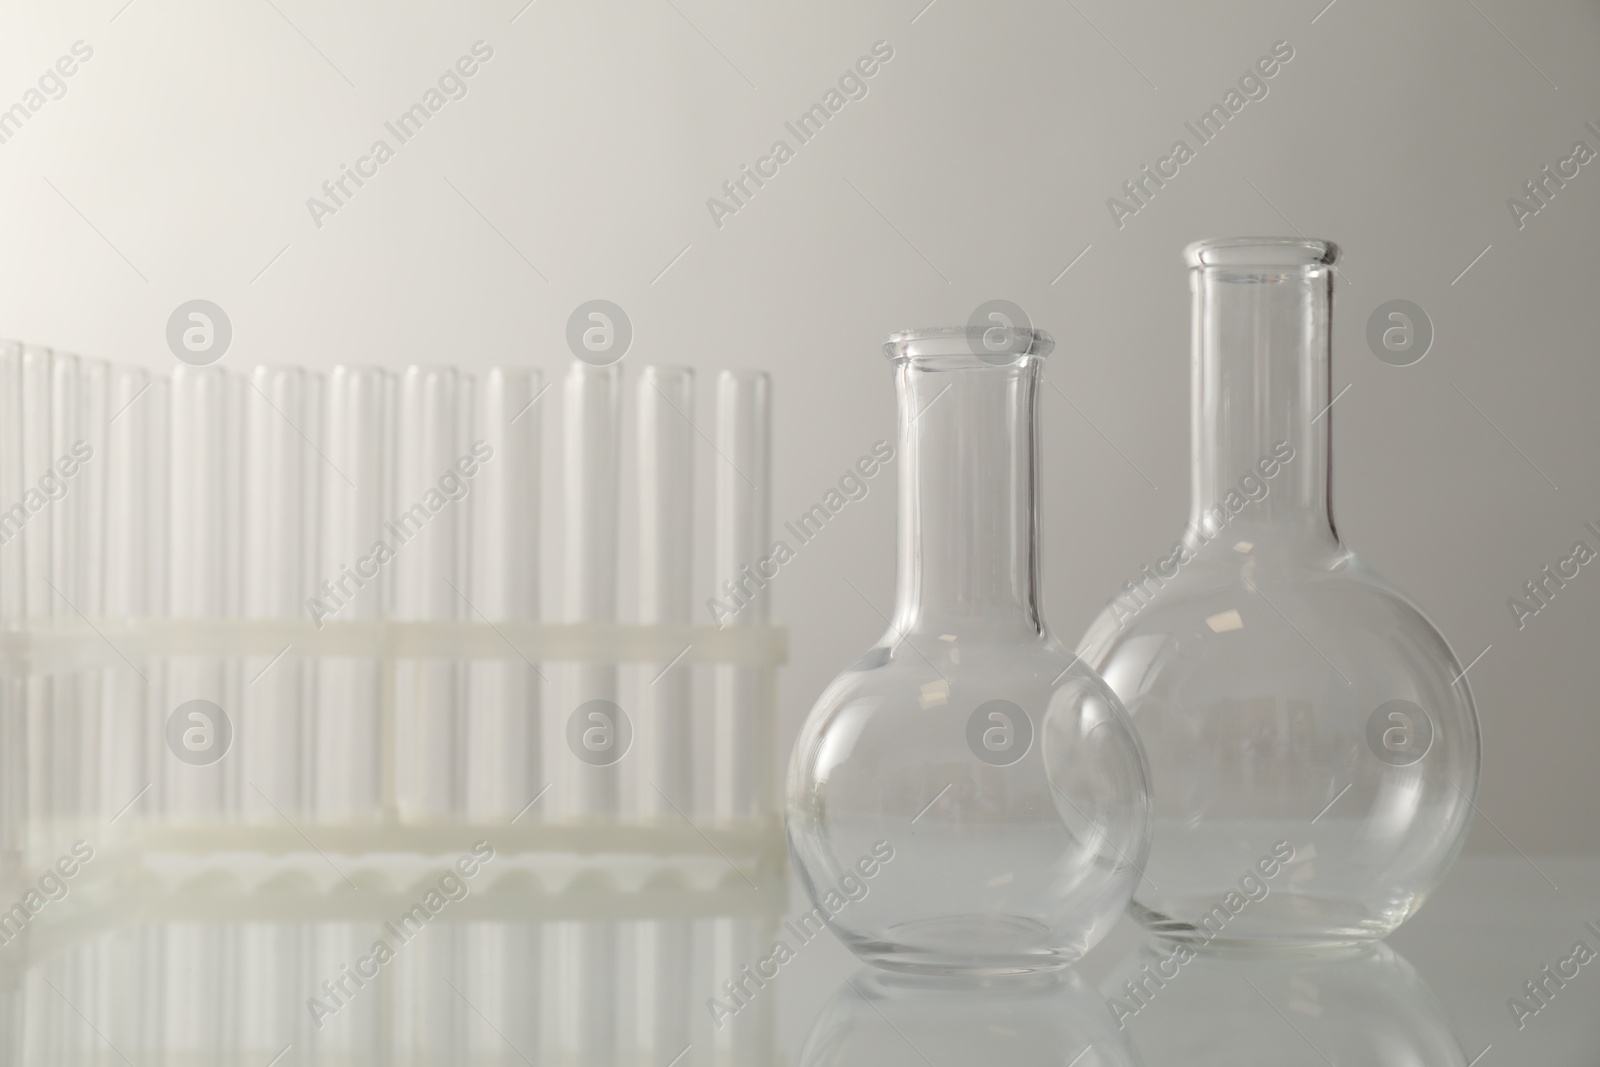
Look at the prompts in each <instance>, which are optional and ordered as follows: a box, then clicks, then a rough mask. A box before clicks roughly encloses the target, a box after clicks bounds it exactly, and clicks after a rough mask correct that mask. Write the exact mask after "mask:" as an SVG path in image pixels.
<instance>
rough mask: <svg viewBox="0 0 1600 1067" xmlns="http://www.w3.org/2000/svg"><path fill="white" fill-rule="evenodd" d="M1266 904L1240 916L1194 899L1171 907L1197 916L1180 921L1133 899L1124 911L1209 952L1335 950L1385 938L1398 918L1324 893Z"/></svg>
mask: <svg viewBox="0 0 1600 1067" xmlns="http://www.w3.org/2000/svg"><path fill="white" fill-rule="evenodd" d="M1235 896H1237V894H1235ZM1269 903H1270V904H1271V907H1270V908H1268V907H1260V908H1259V909H1258V910H1257V912H1256V913H1255V914H1249V913H1248V912H1249V910H1250V908H1252V907H1256V905H1253V904H1247V905H1246V906H1245V907H1244V908H1242V909H1241V911H1243V912H1245V913H1244V914H1241V913H1240V912H1237V911H1230V909H1229V908H1228V907H1227V906H1226V905H1224V904H1221V903H1219V902H1218V901H1216V900H1206V901H1199V900H1196V901H1193V902H1192V906H1175V907H1172V908H1171V910H1172V911H1174V912H1177V913H1179V914H1182V915H1190V916H1199V918H1191V919H1180V918H1176V917H1175V916H1173V915H1170V914H1167V913H1165V912H1163V911H1159V910H1156V909H1153V908H1149V907H1146V906H1145V905H1143V904H1140V903H1139V902H1138V901H1137V900H1135V901H1133V902H1132V903H1130V904H1129V905H1128V913H1129V914H1130V915H1131V916H1133V918H1134V919H1136V920H1138V922H1139V923H1140V925H1142V926H1143V927H1144V928H1145V929H1146V930H1148V931H1150V933H1152V934H1154V935H1155V936H1156V937H1159V938H1161V939H1162V940H1164V941H1170V942H1174V943H1178V944H1186V945H1189V946H1191V947H1195V948H1202V947H1203V948H1206V949H1208V950H1211V951H1223V952H1226V951H1229V950H1240V951H1246V952H1252V953H1255V952H1262V951H1267V952H1271V951H1276V950H1282V951H1285V952H1293V953H1312V954H1323V953H1338V952H1341V951H1344V950H1347V949H1350V948H1353V947H1357V946H1361V945H1365V944H1368V943H1370V942H1373V941H1376V940H1378V939H1379V938H1382V937H1386V936H1388V934H1390V933H1391V932H1392V931H1393V930H1394V929H1395V927H1397V926H1399V925H1400V921H1401V919H1395V918H1389V919H1384V918H1382V917H1380V916H1376V915H1373V914H1372V913H1371V912H1369V911H1368V910H1367V909H1365V908H1363V907H1361V906H1360V905H1357V904H1353V903H1350V902H1348V901H1339V900H1331V899H1328V898H1324V897H1314V896H1306V895H1300V894H1286V893H1282V892H1279V893H1274V894H1273V895H1272V898H1269V900H1263V901H1262V902H1261V904H1262V905H1266V904H1269ZM1408 910H1409V909H1408ZM1404 914H1405V913H1402V916H1401V918H1402V919H1403V916H1404Z"/></svg>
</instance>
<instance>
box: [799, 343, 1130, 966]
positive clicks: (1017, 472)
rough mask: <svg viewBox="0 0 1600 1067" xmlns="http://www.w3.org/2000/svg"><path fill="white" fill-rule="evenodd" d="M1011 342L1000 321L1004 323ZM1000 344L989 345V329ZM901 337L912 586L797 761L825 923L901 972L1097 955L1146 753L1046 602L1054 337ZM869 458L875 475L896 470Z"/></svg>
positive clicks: (903, 503)
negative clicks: (1041, 536)
mask: <svg viewBox="0 0 1600 1067" xmlns="http://www.w3.org/2000/svg"><path fill="white" fill-rule="evenodd" d="M990 332H991V335H992V333H993V331H990ZM986 340H987V339H986ZM972 341H973V344H972V346H971V347H969V338H968V335H967V333H966V331H964V330H961V329H953V330H933V331H921V332H915V333H905V334H898V335H896V336H895V337H892V338H890V340H889V343H888V344H887V345H886V346H885V350H886V352H887V354H888V355H889V358H890V360H891V361H892V362H893V364H894V368H895V377H896V381H897V386H898V392H899V405H900V428H899V441H900V445H899V450H898V455H895V454H894V453H890V452H889V450H887V449H881V450H879V452H880V458H888V459H898V462H899V463H900V465H901V471H900V560H899V592H898V597H897V604H896V608H895V615H894V619H893V621H892V622H891V623H890V627H889V632H888V633H887V634H886V635H885V636H884V638H883V639H882V640H881V641H880V642H879V643H878V645H877V646H876V647H875V648H873V649H872V650H871V651H869V652H868V653H867V654H866V655H865V656H863V657H862V658H861V659H860V660H858V661H857V662H856V663H855V664H854V665H853V666H851V667H850V668H849V669H847V670H846V671H845V672H844V673H843V674H841V675H840V676H839V677H838V678H837V679H835V680H834V682H833V684H832V685H830V686H829V687H828V689H827V690H826V691H825V692H824V693H823V694H822V696H821V697H820V698H819V699H818V701H817V704H816V707H815V708H814V709H813V710H812V712H811V715H810V718H809V719H808V720H807V721H806V724H805V726H804V728H803V729H802V730H801V733H800V736H799V738H798V740H797V741H796V743H795V749H794V755H793V758H792V760H791V762H790V766H789V780H788V817H789V819H788V821H789V841H790V847H791V850H792V851H793V854H794V857H795V862H796V865H797V867H798V868H799V872H800V876H801V879H802V881H803V883H804V884H805V886H806V889H807V891H808V892H809V893H810V894H811V898H812V900H813V901H814V902H816V903H817V906H818V907H817V910H816V912H815V913H814V914H816V916H817V919H818V921H819V923H820V921H821V920H822V919H823V918H826V921H827V922H828V924H829V925H830V926H831V927H832V928H833V930H834V931H835V932H836V933H837V934H838V935H839V936H840V937H841V938H842V939H843V940H844V942H845V944H846V945H848V946H849V947H850V948H851V949H853V950H854V951H855V952H856V953H857V954H859V955H861V956H862V957H863V958H865V959H868V960H870V961H872V962H875V963H879V964H883V965H885V966H891V967H901V968H911V969H927V970H936V971H937V970H951V971H955V970H982V971H990V972H1003V971H1027V970H1036V969H1045V968H1051V967H1056V966H1061V965H1063V964H1065V963H1069V962H1071V961H1072V960H1074V959H1076V958H1078V957H1079V956H1081V955H1082V954H1083V952H1084V951H1085V950H1087V948H1088V947H1089V946H1090V945H1091V944H1093V943H1094V942H1095V941H1096V940H1098V939H1099V938H1100V937H1101V936H1102V935H1103V934H1104V933H1105V931H1106V930H1107V929H1108V928H1109V927H1110V925H1111V923H1112V922H1113V921H1114V919H1115V918H1116V916H1117V914H1118V913H1119V912H1120V911H1121V910H1122V908H1123V907H1124V906H1125V904H1126V902H1127V899H1128V896H1129V894H1130V893H1131V891H1132V885H1133V881H1134V880H1135V879H1136V878H1137V877H1138V866H1137V865H1138V864H1140V863H1142V862H1143V854H1144V851H1145V848H1146V843H1147V839H1148V833H1149V826H1148V822H1149V806H1148V799H1147V793H1146V776H1145V765H1144V757H1143V755H1142V754H1141V753H1140V751H1139V746H1138V741H1137V740H1136V738H1135V737H1134V734H1133V729H1132V727H1131V725H1130V724H1129V723H1128V720H1127V714H1126V713H1125V712H1124V711H1123V710H1122V708H1121V706H1120V705H1119V704H1118V703H1117V700H1116V698H1115V697H1114V696H1112V694H1111V692H1110V690H1109V689H1108V688H1107V687H1106V686H1105V684H1104V683H1103V682H1102V681H1101V680H1100V679H1099V678H1098V677H1097V676H1096V675H1095V674H1094V672H1092V671H1090V670H1088V669H1087V668H1085V667H1084V666H1083V664H1082V663H1079V662H1077V661H1076V657H1073V656H1071V655H1069V654H1067V653H1066V652H1065V651H1064V650H1063V649H1062V648H1061V646H1060V645H1059V644H1058V643H1057V642H1056V640H1055V638H1054V637H1053V636H1052V635H1051V634H1050V632H1049V630H1048V629H1047V627H1046V626H1045V623H1044V619H1043V616H1042V614H1041V612H1040V608H1039V565H1038V544H1037V542H1038V538H1037V514H1036V510H1035V496H1036V493H1037V484H1038V446H1037V438H1036V435H1035V429H1034V418H1035V409H1036V404H1037V397H1038V384H1039V377H1040V372H1041V369H1042V359H1043V357H1044V356H1045V355H1046V354H1047V353H1048V352H1049V350H1050V348H1051V346H1052V344H1053V342H1051V340H1050V338H1049V336H1048V335H1046V334H1044V333H1039V332H1034V331H1031V330H1011V331H1009V332H1008V334H1007V338H1006V341H1007V343H1006V344H1005V345H1003V346H1001V347H1000V348H998V349H995V348H992V347H990V346H988V345H986V346H985V348H984V350H983V354H982V355H981V356H979V355H975V354H974V350H975V349H976V341H977V338H972ZM867 466H869V465H868V464H867V463H866V461H863V466H862V474H863V476H864V477H867V476H871V475H872V474H875V473H877V470H876V467H875V466H873V468H872V469H871V470H868V469H866V468H867Z"/></svg>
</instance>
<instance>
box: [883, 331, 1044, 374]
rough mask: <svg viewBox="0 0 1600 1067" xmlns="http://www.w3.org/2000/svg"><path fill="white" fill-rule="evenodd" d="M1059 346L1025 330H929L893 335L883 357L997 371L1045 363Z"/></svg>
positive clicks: (886, 345)
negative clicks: (1027, 360) (1027, 362)
mask: <svg viewBox="0 0 1600 1067" xmlns="http://www.w3.org/2000/svg"><path fill="white" fill-rule="evenodd" d="M1055 346H1056V340H1055V338H1054V337H1051V336H1050V334H1049V333H1047V332H1046V331H1044V330H1035V329H1029V328H1025V327H1021V326H990V327H987V328H981V329H980V328H979V327H974V326H926V327H922V328H920V329H915V330H900V331H898V332H896V333H892V334H890V335H889V337H888V339H887V340H885V341H884V342H883V354H884V356H885V357H886V358H887V359H888V360H889V361H890V362H891V363H899V362H901V361H904V360H920V359H938V360H940V361H941V362H949V361H952V360H954V361H959V362H962V363H966V362H968V361H970V363H971V365H972V366H975V367H983V366H990V367H993V366H1009V365H1011V364H1014V363H1017V362H1019V361H1021V360H1023V359H1025V358H1029V357H1031V358H1034V359H1043V358H1044V357H1045V356H1048V355H1049V354H1050V352H1051V350H1053V349H1054V348H1055Z"/></svg>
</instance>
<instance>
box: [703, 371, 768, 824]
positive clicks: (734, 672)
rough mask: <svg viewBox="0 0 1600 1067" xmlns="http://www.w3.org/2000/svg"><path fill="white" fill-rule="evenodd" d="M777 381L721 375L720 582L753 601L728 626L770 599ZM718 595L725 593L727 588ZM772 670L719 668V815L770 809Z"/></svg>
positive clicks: (761, 619) (754, 620) (759, 620)
mask: <svg viewBox="0 0 1600 1067" xmlns="http://www.w3.org/2000/svg"><path fill="white" fill-rule="evenodd" d="M771 423H772V389H771V379H770V378H768V376H767V375H766V373H765V372H762V371H723V372H722V374H721V375H720V376H719V378H718V379H717V450H718V451H719V452H721V453H722V455H723V456H724V457H726V462H724V463H721V464H719V465H718V466H717V508H716V524H717V525H716V569H715V574H716V576H717V579H718V580H719V581H722V582H724V583H727V582H731V583H732V584H733V585H734V586H735V587H737V589H738V590H739V594H740V596H739V599H746V600H748V601H749V603H748V605H747V606H746V607H745V608H744V609H743V610H742V611H740V612H739V613H738V614H737V615H736V616H735V617H734V618H732V619H730V620H728V625H733V626H753V625H763V624H765V623H766V622H767V621H768V619H769V618H770V616H771V598H770V597H769V596H768V594H767V591H766V589H765V583H764V582H762V581H760V579H759V576H758V575H757V576H755V580H751V579H750V578H749V577H748V576H749V575H754V572H755V567H756V563H757V561H758V560H760V559H761V558H762V557H763V556H765V555H766V553H767V551H768V549H769V548H770V546H771V514H772V497H771V492H770V488H769V483H770V482H771V467H772V426H771ZM718 594H719V595H724V596H725V595H727V591H726V590H724V589H719V590H718ZM770 690H771V672H770V669H768V668H764V667H739V666H723V667H719V668H718V669H717V699H716V705H715V706H716V716H717V719H716V724H715V729H714V733H713V736H714V738H715V741H714V746H715V752H716V758H715V766H716V776H715V790H716V804H715V810H716V814H717V816H718V817H719V818H721V819H750V818H756V817H759V816H763V815H770V814H771V812H768V811H766V810H764V809H765V808H766V807H767V802H768V799H769V798H768V796H767V793H768V792H769V783H770V781H771V769H770V768H769V767H768V766H767V761H768V758H769V757H770V755H771V753H770V749H769V747H768V746H767V738H766V731H767V715H766V714H765V712H766V707H765V705H766V703H767V701H768V698H769V695H770Z"/></svg>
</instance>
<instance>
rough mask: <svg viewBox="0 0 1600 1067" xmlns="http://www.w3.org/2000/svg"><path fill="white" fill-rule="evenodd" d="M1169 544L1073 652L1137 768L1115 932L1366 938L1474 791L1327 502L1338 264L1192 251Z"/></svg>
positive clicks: (1384, 590)
mask: <svg viewBox="0 0 1600 1067" xmlns="http://www.w3.org/2000/svg"><path fill="white" fill-rule="evenodd" d="M1186 256H1187V260H1188V264H1189V267H1190V281H1191V288H1192V292H1193V298H1194V306H1193V345H1194V351H1193V386H1192V390H1193V394H1192V396H1193V400H1192V402H1193V420H1192V434H1193V462H1192V472H1193V484H1192V506H1191V511H1190V518H1189V524H1188V526H1187V528H1186V529H1185V530H1184V532H1183V534H1182V537H1181V538H1180V539H1179V540H1178V541H1177V542H1176V543H1174V544H1173V545H1172V546H1171V548H1170V549H1169V550H1167V551H1165V552H1163V553H1162V554H1161V556H1160V557H1159V558H1158V559H1156V560H1154V561H1153V562H1152V563H1151V564H1149V565H1148V566H1146V567H1145V568H1144V570H1143V571H1142V572H1141V573H1140V574H1138V575H1135V576H1133V577H1132V578H1131V580H1129V581H1127V582H1125V583H1124V584H1123V586H1122V589H1121V590H1120V591H1119V592H1118V594H1117V595H1116V596H1115V597H1114V598H1113V599H1112V600H1111V601H1110V603H1109V604H1108V605H1107V606H1106V608H1105V610H1103V611H1102V612H1101V613H1100V615H1099V617H1098V618H1097V619H1096V620H1095V622H1094V623H1093V624H1092V625H1091V626H1090V628H1089V630H1088V632H1087V633H1086V634H1085V635H1084V638H1083V641H1082V642H1081V645H1080V648H1079V651H1080V652H1081V653H1082V654H1083V657H1084V658H1085V659H1086V660H1087V661H1088V662H1089V663H1091V664H1092V665H1093V666H1094V667H1095V668H1096V669H1097V670H1099V671H1100V672H1101V674H1102V675H1103V676H1104V677H1105V679H1106V681H1107V682H1108V683H1110V685H1111V687H1112V688H1113V689H1115V690H1116V691H1117V693H1118V695H1119V696H1120V697H1121V698H1122V700H1123V702H1124V703H1125V705H1126V706H1127V708H1128V711H1129V713H1130V714H1131V715H1132V716H1133V720H1134V722H1135V724H1136V725H1137V727H1138V729H1139V733H1140V736H1141V737H1142V738H1143V741H1144V746H1145V750H1146V752H1147V753H1148V755H1149V759H1150V770H1151V787H1152V789H1153V791H1154V803H1155V837H1154V842H1153V844H1152V846H1151V853H1150V862H1149V865H1148V866H1147V867H1146V868H1145V873H1146V875H1147V876H1148V877H1147V879H1146V880H1144V881H1142V882H1141V883H1140V885H1139V887H1138V889H1137V890H1136V892H1135V895H1134V901H1133V906H1132V912H1133V914H1134V915H1135V916H1136V917H1137V918H1138V919H1139V920H1141V921H1142V922H1143V923H1144V924H1145V925H1146V926H1147V927H1149V928H1150V929H1152V930H1154V931H1156V932H1158V933H1160V934H1162V935H1165V936H1167V937H1172V938H1178V939H1180V940H1189V941H1195V942H1212V941H1216V942H1218V943H1221V944H1235V945H1245V946H1259V945H1262V944H1267V943H1277V944H1281V945H1298V946H1307V947H1315V946H1319V945H1320V946H1334V945H1348V944H1352V943H1356V942H1361V941H1365V940H1370V939H1373V938H1379V937H1383V936H1384V935H1386V934H1388V933H1389V932H1390V931H1392V930H1394V929H1395V928H1396V927H1397V926H1399V925H1400V924H1401V923H1402V922H1404V921H1405V919H1406V918H1407V917H1408V916H1410V915H1411V914H1412V913H1413V912H1415V911H1416V910H1417V908H1418V907H1420V906H1421V904H1422V903H1423V901H1424V900H1425V899H1426V898H1427V896H1428V893H1429V891H1430V890H1432V889H1433V888H1434V886H1435V885H1436V884H1437V883H1438V882H1439V880H1440V879H1441V878H1442V877H1443V875H1444V872H1445V870H1446V868H1447V867H1448V866H1449V864H1450V863H1451V861H1452V860H1453V859H1454V858H1455V856H1456V854H1457V853H1458V852H1459V851H1460V848H1461V844H1462V841H1463V839H1464V838H1465V837H1466V834H1467V829H1468V826H1469V823H1470V820H1471V815H1472V811H1473V798H1474V795H1475V794H1476V792H1477V788H1478V772H1479V755H1480V753H1479V738H1478V721H1477V716H1476V713H1475V712H1474V710H1473V704H1472V695H1471V693H1470V691H1469V690H1468V687H1467V678H1466V675H1465V672H1464V670H1463V668H1462V664H1461V662H1460V661H1459V660H1458V659H1457V658H1456V656H1455V655H1454V654H1453V653H1452V652H1451V650H1450V646H1449V644H1447V643H1446V641H1445V639H1444V637H1443V636H1442V635H1441V634H1440V632H1439V630H1438V629H1437V628H1436V627H1435V626H1434V625H1433V623H1432V622H1430V621H1429V620H1428V617H1427V616H1426V615H1424V614H1423V613H1422V610H1421V609H1420V608H1418V607H1417V606H1416V605H1415V604H1413V603H1412V602H1411V601H1410V600H1409V599H1407V597H1406V596H1405V595H1404V594H1402V593H1400V592H1399V591H1398V590H1396V589H1395V588H1394V587H1393V586H1391V585H1389V583H1388V582H1386V581H1385V580H1384V579H1383V578H1381V577H1380V576H1378V575H1377V574H1375V573H1373V572H1372V571H1371V570H1370V569H1368V568H1367V567H1366V566H1365V565H1364V564H1363V563H1362V562H1361V561H1360V560H1359V559H1357V558H1356V556H1355V555H1354V554H1353V553H1352V552H1351V551H1350V550H1349V549H1348V548H1346V547H1345V546H1344V545H1343V544H1342V543H1341V542H1340V540H1339V535H1338V533H1337V532H1336V531H1335V529H1334V525H1333V519H1332V512H1331V508H1330V503H1329V484H1330V475H1329V471H1330V457H1331V454H1332V451H1331V444H1330V443H1331V427H1332V424H1333V421H1334V417H1335V413H1336V411H1337V408H1336V407H1335V406H1334V405H1335V401H1336V400H1337V399H1338V398H1337V397H1334V396H1331V395H1330V368H1331V338H1330V329H1329V324H1330V321H1331V316H1332V307H1333V280H1334V263H1335V260H1336V258H1337V256H1338V250H1337V249H1336V248H1335V246H1334V245H1333V244H1331V243H1330V242H1326V241H1314V240H1305V239H1301V238H1229V239H1224V240H1214V241H1202V242H1199V243H1197V244H1194V245H1191V246H1190V247H1189V248H1188V250H1187V252H1186Z"/></svg>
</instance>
